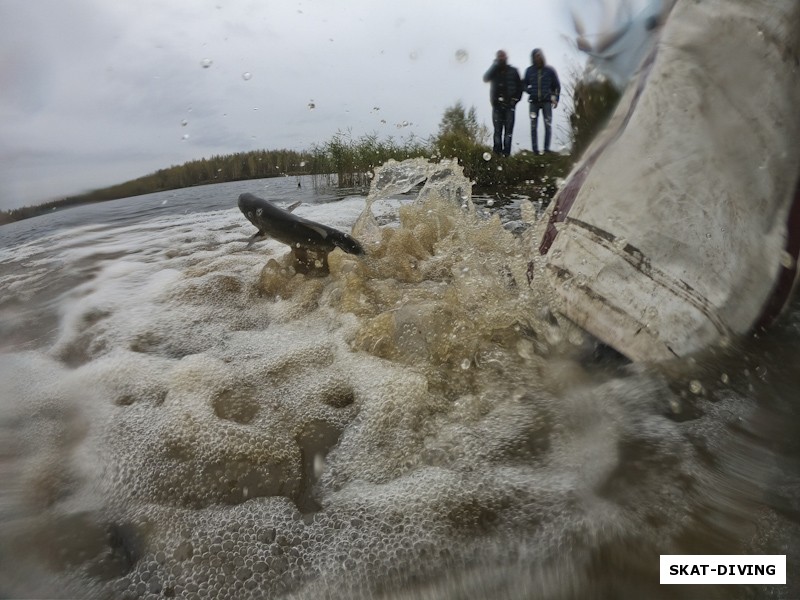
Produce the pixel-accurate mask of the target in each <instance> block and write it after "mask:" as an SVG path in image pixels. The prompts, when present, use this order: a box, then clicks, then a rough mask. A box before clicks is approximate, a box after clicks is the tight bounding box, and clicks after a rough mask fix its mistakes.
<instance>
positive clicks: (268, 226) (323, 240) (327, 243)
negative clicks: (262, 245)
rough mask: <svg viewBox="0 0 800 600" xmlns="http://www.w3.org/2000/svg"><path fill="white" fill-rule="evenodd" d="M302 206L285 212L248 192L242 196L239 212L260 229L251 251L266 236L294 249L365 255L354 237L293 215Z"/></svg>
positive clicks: (255, 236) (251, 241)
mask: <svg viewBox="0 0 800 600" xmlns="http://www.w3.org/2000/svg"><path fill="white" fill-rule="evenodd" d="M298 205H299V203H298V204H295V205H292V206H291V207H289V210H284V209H282V208H279V207H277V206H275V205H274V204H272V203H271V202H269V201H267V200H264V199H263V198H259V197H258V196H254V195H253V194H249V193H245V194H242V195H241V196H239V210H241V211H242V213H243V214H244V216H245V217H247V220H248V221H250V222H251V223H252V224H253V225H255V226H256V227H257V228H258V231H257V232H256V233H255V234H254V235H253V236H252V237H251V238H250V243H249V244H248V248H249V247H250V245H252V244H253V243H255V242H257V241H259V240H262V239H264V238H266V237H271V238H272V239H274V240H278V241H279V242H283V243H284V244H287V245H288V246H291V248H292V249H293V250H304V251H312V252H324V253H328V252H330V251H332V250H333V249H334V248H341V249H342V250H344V251H345V252H347V253H349V254H364V248H363V247H362V246H361V244H359V243H358V241H357V240H356V239H354V238H353V237H351V236H350V235H348V234H346V233H344V232H341V231H339V230H338V229H334V228H333V227H328V226H327V225H322V224H321V223H316V222H314V221H311V220H309V219H304V218H303V217H298V216H297V215H293V214H292V213H291V211H292V210H294V208H296V207H297V206H298Z"/></svg>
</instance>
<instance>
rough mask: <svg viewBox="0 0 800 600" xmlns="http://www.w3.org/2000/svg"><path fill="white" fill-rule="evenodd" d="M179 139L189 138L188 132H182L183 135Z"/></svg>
mask: <svg viewBox="0 0 800 600" xmlns="http://www.w3.org/2000/svg"><path fill="white" fill-rule="evenodd" d="M181 139H182V140H188V139H189V134H188V133H184V134H183V137H181Z"/></svg>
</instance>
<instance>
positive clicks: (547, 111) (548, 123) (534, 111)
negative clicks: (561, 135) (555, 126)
mask: <svg viewBox="0 0 800 600" xmlns="http://www.w3.org/2000/svg"><path fill="white" fill-rule="evenodd" d="M530 104H531V142H532V143H533V151H534V152H538V151H539V143H538V141H539V138H538V135H537V134H538V129H537V126H538V124H539V111H540V110H541V111H542V116H543V117H544V151H545V152H549V151H550V137H551V134H552V123H553V105H552V104H550V102H549V101H548V102H531V103H530Z"/></svg>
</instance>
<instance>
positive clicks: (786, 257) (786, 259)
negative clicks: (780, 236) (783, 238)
mask: <svg viewBox="0 0 800 600" xmlns="http://www.w3.org/2000/svg"><path fill="white" fill-rule="evenodd" d="M781 266H782V267H783V268H784V269H794V258H793V257H792V255H791V254H789V253H788V252H786V251H784V252H782V253H781Z"/></svg>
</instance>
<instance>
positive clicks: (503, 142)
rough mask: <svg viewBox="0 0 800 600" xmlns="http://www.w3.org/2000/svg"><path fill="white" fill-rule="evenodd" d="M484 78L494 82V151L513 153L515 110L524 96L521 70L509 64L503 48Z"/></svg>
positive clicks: (490, 93) (491, 94) (504, 153)
mask: <svg viewBox="0 0 800 600" xmlns="http://www.w3.org/2000/svg"><path fill="white" fill-rule="evenodd" d="M483 80H484V81H489V82H491V84H492V85H491V89H490V91H489V98H490V100H491V102H492V125H493V126H494V151H495V153H496V154H502V155H503V156H508V155H509V154H511V135H512V133H513V132H514V110H515V109H516V106H517V102H519V100H520V98H522V80H521V79H520V77H519V71H517V69H515V68H514V67H512V66H511V65H509V64H508V56H507V55H506V53H505V52H504V51H503V50H498V51H497V55H496V58H495V60H494V62H493V63H492V66H491V67H489V70H488V71H486V74H485V75H484V76H483Z"/></svg>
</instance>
